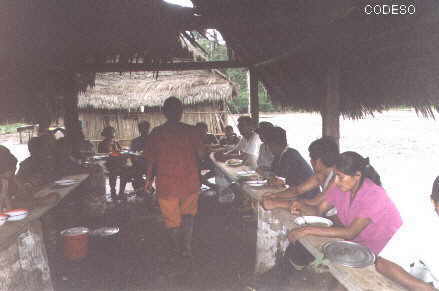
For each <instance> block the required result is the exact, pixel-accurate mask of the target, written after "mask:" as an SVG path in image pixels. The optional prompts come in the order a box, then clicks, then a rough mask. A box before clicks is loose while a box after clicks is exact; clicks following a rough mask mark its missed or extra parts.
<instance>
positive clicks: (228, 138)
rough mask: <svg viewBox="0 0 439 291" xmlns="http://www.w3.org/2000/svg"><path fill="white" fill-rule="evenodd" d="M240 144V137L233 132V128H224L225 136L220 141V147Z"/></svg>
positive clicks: (228, 126)
mask: <svg viewBox="0 0 439 291" xmlns="http://www.w3.org/2000/svg"><path fill="white" fill-rule="evenodd" d="M238 143H239V137H238V136H237V135H236V133H235V132H233V127H232V126H230V125H227V126H226V127H225V128H224V136H223V137H222V138H221V139H220V145H222V146H225V145H236V144H238Z"/></svg>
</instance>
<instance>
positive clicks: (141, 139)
mask: <svg viewBox="0 0 439 291" xmlns="http://www.w3.org/2000/svg"><path fill="white" fill-rule="evenodd" d="M137 126H138V128H139V133H140V136H138V137H136V138H135V139H133V140H132V141H131V146H130V150H131V151H133V152H143V149H144V148H145V143H146V139H147V138H148V134H149V129H150V124H149V122H148V121H146V120H144V121H141V122H139V124H138V125H137Z"/></svg>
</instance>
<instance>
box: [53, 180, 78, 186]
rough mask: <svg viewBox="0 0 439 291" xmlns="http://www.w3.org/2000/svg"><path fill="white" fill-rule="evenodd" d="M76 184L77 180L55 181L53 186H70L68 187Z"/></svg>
mask: <svg viewBox="0 0 439 291" xmlns="http://www.w3.org/2000/svg"><path fill="white" fill-rule="evenodd" d="M76 183H78V181H77V180H70V179H65V180H58V181H55V185H57V186H70V185H74V184H76Z"/></svg>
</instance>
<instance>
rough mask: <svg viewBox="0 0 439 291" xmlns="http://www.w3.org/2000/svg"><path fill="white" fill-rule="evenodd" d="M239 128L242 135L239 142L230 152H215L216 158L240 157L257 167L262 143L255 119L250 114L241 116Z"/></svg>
mask: <svg viewBox="0 0 439 291" xmlns="http://www.w3.org/2000/svg"><path fill="white" fill-rule="evenodd" d="M238 129H239V132H240V133H241V135H242V138H241V140H240V141H239V143H238V144H237V145H236V146H235V147H234V148H233V149H231V150H230V151H228V152H225V153H224V152H217V153H215V158H216V159H217V160H219V161H225V160H227V159H240V160H243V161H245V163H246V164H248V165H249V166H250V167H252V168H254V169H255V168H256V161H257V159H258V155H259V147H260V145H261V140H260V138H259V135H258V134H257V133H256V132H255V121H254V120H253V119H252V118H251V117H250V116H240V117H239V118H238Z"/></svg>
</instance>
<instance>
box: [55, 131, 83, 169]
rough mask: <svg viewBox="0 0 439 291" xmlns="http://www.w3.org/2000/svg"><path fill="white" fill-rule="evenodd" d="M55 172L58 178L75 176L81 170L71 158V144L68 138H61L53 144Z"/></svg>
mask: <svg viewBox="0 0 439 291" xmlns="http://www.w3.org/2000/svg"><path fill="white" fill-rule="evenodd" d="M55 146H56V147H55V171H56V175H57V176H58V177H62V176H67V175H73V174H77V173H80V172H82V171H83V168H81V166H80V165H79V163H78V161H76V160H75V159H74V158H73V157H72V144H71V143H70V142H69V140H68V138H66V137H62V138H60V139H57V140H56V144H55Z"/></svg>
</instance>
